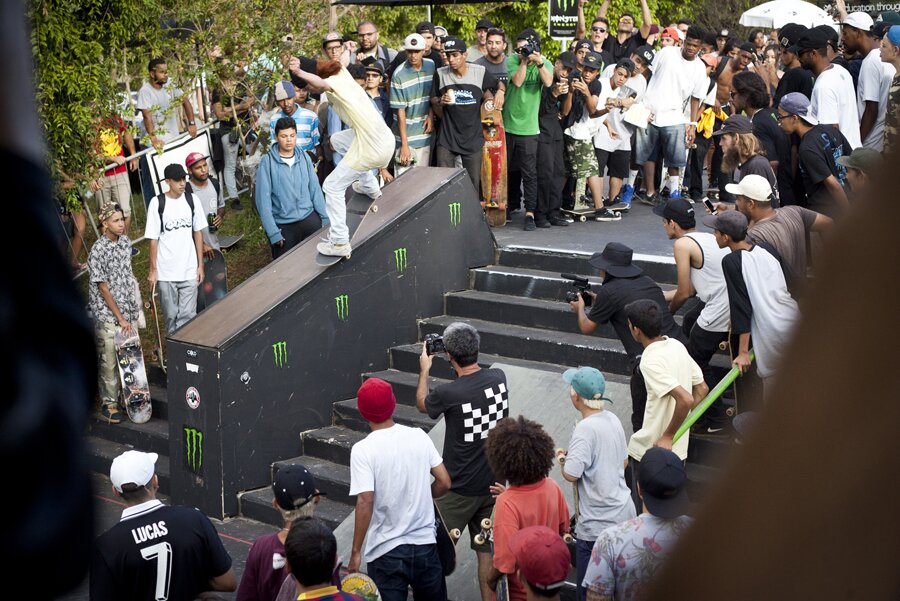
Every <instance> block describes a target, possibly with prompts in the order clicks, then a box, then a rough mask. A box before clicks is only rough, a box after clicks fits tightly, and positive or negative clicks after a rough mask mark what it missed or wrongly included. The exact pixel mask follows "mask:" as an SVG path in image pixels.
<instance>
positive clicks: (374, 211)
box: [369, 205, 378, 213]
mask: <svg viewBox="0 0 900 601" xmlns="http://www.w3.org/2000/svg"><path fill="white" fill-rule="evenodd" d="M369 210H370V211H372V212H373V213H377V212H378V205H372V206H371V207H370V208H369Z"/></svg>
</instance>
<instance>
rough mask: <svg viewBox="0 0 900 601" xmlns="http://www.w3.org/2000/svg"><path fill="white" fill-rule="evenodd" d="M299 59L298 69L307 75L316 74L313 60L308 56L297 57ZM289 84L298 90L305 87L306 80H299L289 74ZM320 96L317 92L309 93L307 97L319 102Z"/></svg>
mask: <svg viewBox="0 0 900 601" xmlns="http://www.w3.org/2000/svg"><path fill="white" fill-rule="evenodd" d="M297 58H298V59H300V69H301V70H303V71H306V72H307V73H315V72H316V61H315V59H312V58H309V57H308V56H298V57H297ZM291 83H292V84H294V87H295V88H297V89H298V90H299V89H301V88H305V87H306V80H305V79H301V78H299V77H297V76H296V75H294V74H293V73H291ZM320 96H321V94H319V93H318V92H312V91H310V94H309V97H310V98H313V99H315V100H319V98H320Z"/></svg>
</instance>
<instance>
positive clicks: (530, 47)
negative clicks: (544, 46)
mask: <svg viewBox="0 0 900 601" xmlns="http://www.w3.org/2000/svg"><path fill="white" fill-rule="evenodd" d="M540 51H541V47H540V46H539V45H538V44H536V43H534V42H532V41H530V40H529V41H527V42H525V44H524V45H523V46H522V47H521V48H516V52H518V53H519V54H521V55H522V57H523V58H524V57H527V56H530V55H532V54H534V53H535V52H540Z"/></svg>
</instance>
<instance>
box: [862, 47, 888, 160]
mask: <svg viewBox="0 0 900 601" xmlns="http://www.w3.org/2000/svg"><path fill="white" fill-rule="evenodd" d="M896 73H897V71H896V69H894V65H891V64H889V63H884V62H882V61H881V48H876V49H875V50H872V51H871V52H869V54H867V55H866V58H864V59H863V62H862V66H861V67H860V68H859V85H858V86H857V88H856V102H857V107H856V109H857V111H859V118H860V119H862V115H863V112H864V111H865V110H866V101H871V102H877V103H878V116H877V117H876V118H875V125H873V126H872V129H871V130H869V135H868V136H866V139H865V140H863V141H862V143H863V146H865V147H866V148H871V149H872V150H877V151H878V152H881V151H882V150H884V118H885V115H887V105H888V92H889V91H890V89H891V81H892V80H893V79H894V75H895V74H896Z"/></svg>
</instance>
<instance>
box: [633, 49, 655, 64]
mask: <svg viewBox="0 0 900 601" xmlns="http://www.w3.org/2000/svg"><path fill="white" fill-rule="evenodd" d="M634 53H635V54H637V55H638V56H639V57H641V58H642V59H644V62H646V63H647V64H648V65H649V64H650V63H652V62H653V57H655V56H656V53H655V52H653V48H651V47H650V46H641V47H640V48H638V49H637V50H635V51H634Z"/></svg>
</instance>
